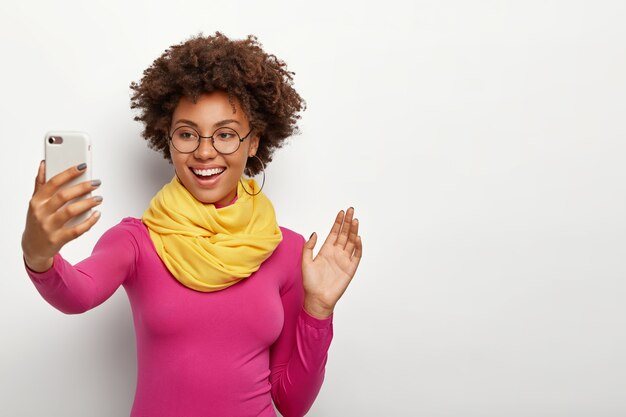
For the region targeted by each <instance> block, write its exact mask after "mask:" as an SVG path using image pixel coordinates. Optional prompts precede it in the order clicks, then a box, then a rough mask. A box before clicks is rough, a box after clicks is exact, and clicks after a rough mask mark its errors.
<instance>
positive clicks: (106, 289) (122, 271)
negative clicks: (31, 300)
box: [24, 224, 137, 314]
mask: <svg viewBox="0 0 626 417" xmlns="http://www.w3.org/2000/svg"><path fill="white" fill-rule="evenodd" d="M136 254H137V244H136V241H135V239H134V238H133V236H132V235H131V232H130V231H128V230H126V229H125V228H124V227H123V226H122V224H120V225H118V226H116V227H113V228H111V229H110V230H108V231H107V232H106V233H105V234H104V235H103V236H102V237H101V238H100V240H98V243H96V246H95V247H94V250H93V252H92V254H91V256H90V257H89V258H87V259H85V260H83V261H82V262H79V263H78V264H76V265H75V266H72V265H71V264H70V263H69V262H67V261H66V260H65V259H63V257H62V256H61V255H60V254H59V253H57V254H56V255H54V257H53V265H52V268H50V269H49V270H47V271H45V272H35V271H33V270H31V269H30V268H28V265H26V263H25V264H24V266H25V268H26V271H27V273H28V275H29V277H30V279H31V281H32V282H33V284H34V285H35V288H37V291H39V293H40V294H41V296H42V297H43V298H44V299H45V300H46V301H47V302H48V303H50V304H51V305H52V306H54V307H55V308H57V309H58V310H60V311H62V312H64V313H66V314H77V313H82V312H85V311H87V310H90V309H92V308H94V307H96V306H98V305H100V304H102V303H103V302H104V301H105V300H106V299H108V298H109V297H110V296H111V295H112V294H113V293H114V292H115V291H116V290H117V288H118V287H119V286H120V285H121V284H122V283H123V282H124V281H125V280H127V279H129V277H131V276H132V275H133V271H134V267H135V256H136Z"/></svg>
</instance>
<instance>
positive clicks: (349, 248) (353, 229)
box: [346, 219, 359, 255]
mask: <svg viewBox="0 0 626 417" xmlns="http://www.w3.org/2000/svg"><path fill="white" fill-rule="evenodd" d="M358 236H359V219H352V225H351V226H350V234H349V235H348V242H347V243H346V252H348V253H349V254H350V255H352V252H354V247H355V246H356V238H357V237H358Z"/></svg>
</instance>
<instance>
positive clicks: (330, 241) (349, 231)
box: [302, 207, 362, 318]
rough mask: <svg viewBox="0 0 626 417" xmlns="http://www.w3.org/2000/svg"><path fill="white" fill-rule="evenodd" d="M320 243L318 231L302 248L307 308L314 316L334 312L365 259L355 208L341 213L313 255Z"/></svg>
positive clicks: (321, 316) (305, 303)
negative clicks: (314, 249)
mask: <svg viewBox="0 0 626 417" xmlns="http://www.w3.org/2000/svg"><path fill="white" fill-rule="evenodd" d="M316 242H317V234H316V233H313V234H312V235H311V238H310V239H309V241H308V242H306V244H305V245H304V249H303V251H302V280H303V285H304V293H305V297H304V309H305V310H306V311H307V312H308V313H309V314H311V315H312V316H314V317H318V318H325V317H328V316H330V315H331V314H332V313H333V310H334V308H335V304H336V303H337V301H339V298H341V296H342V295H343V293H344V292H345V291H346V288H348V285H349V284H350V281H352V278H353V277H354V274H355V273H356V270H357V267H358V266H359V262H360V261H361V255H362V243H361V237H360V236H359V221H358V220H357V219H355V218H354V209H353V208H352V207H350V208H349V209H348V210H347V212H346V213H345V214H344V211H343V210H341V211H340V212H339V213H338V214H337V217H336V218H335V223H334V224H333V227H332V228H331V230H330V233H329V234H328V237H327V238H326V240H325V241H324V244H323V245H322V248H321V249H320V251H319V253H318V254H317V256H316V257H315V258H313V248H314V247H315V243H316Z"/></svg>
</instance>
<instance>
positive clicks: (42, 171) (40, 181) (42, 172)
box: [33, 160, 46, 195]
mask: <svg viewBox="0 0 626 417" xmlns="http://www.w3.org/2000/svg"><path fill="white" fill-rule="evenodd" d="M45 183H46V162H45V161H43V160H42V161H41V162H40V163H39V169H38V170H37V176H36V177H35V190H34V191H33V195H35V193H36V192H37V191H39V189H40V188H41V187H43V185H44V184H45Z"/></svg>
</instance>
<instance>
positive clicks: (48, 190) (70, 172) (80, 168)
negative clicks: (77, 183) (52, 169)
mask: <svg viewBox="0 0 626 417" xmlns="http://www.w3.org/2000/svg"><path fill="white" fill-rule="evenodd" d="M86 168H87V164H84V163H83V164H80V165H76V166H73V167H70V168H68V169H66V170H65V171H62V172H60V173H59V174H57V175H55V176H54V177H52V178H50V179H49V180H48V182H46V183H45V185H44V186H43V187H41V196H42V197H43V198H50V197H52V195H53V194H54V193H56V192H57V191H58V190H59V188H61V186H63V185H64V184H65V183H67V182H69V181H71V180H73V179H74V178H76V177H80V176H81V175H82V174H83V173H84V172H85V169H86Z"/></svg>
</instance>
